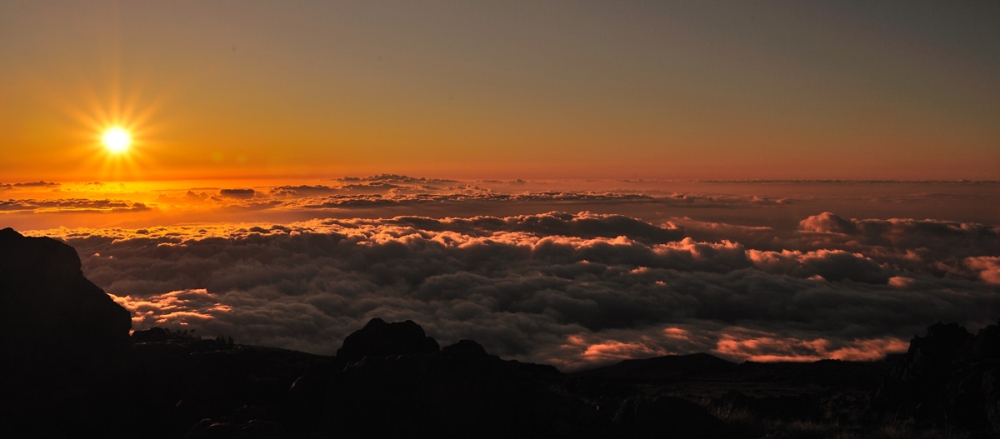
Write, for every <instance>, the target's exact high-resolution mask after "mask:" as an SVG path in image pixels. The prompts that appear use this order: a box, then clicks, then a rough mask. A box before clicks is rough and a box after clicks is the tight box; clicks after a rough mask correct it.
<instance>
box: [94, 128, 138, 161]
mask: <svg viewBox="0 0 1000 439" xmlns="http://www.w3.org/2000/svg"><path fill="white" fill-rule="evenodd" d="M101 142H103V143H104V147H106V148H108V151H111V152H112V153H114V154H118V153H122V152H125V151H126V150H128V147H129V145H130V144H131V143H132V136H130V135H129V134H128V131H125V130H124V129H121V128H118V127H114V128H111V129H109V130H107V131H105V132H104V135H103V136H101Z"/></svg>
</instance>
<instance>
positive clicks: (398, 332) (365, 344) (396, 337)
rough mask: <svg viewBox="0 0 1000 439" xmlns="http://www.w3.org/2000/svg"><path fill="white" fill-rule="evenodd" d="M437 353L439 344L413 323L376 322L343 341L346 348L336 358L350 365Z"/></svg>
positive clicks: (378, 320) (371, 322)
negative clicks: (367, 358) (375, 359)
mask: <svg viewBox="0 0 1000 439" xmlns="http://www.w3.org/2000/svg"><path fill="white" fill-rule="evenodd" d="M438 349H440V347H439V346H438V343H437V341H436V340H434V339H433V338H430V337H428V336H427V334H424V328H421V327H420V325H417V324H416V323H414V322H412V321H410V320H407V321H405V322H401V323H386V322H385V321H383V320H382V319H379V318H375V319H371V321H369V322H368V324H367V325H365V327H364V328H361V330H359V331H357V332H355V333H353V334H351V335H349V336H347V338H345V339H344V346H343V347H341V348H340V349H337V358H339V359H341V360H343V361H348V362H350V361H357V360H360V359H362V358H364V357H384V356H387V355H421V354H433V353H435V352H437V351H438Z"/></svg>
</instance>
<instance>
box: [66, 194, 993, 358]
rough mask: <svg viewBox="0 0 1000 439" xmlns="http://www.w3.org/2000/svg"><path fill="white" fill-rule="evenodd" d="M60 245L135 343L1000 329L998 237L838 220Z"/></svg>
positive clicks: (145, 237)
mask: <svg viewBox="0 0 1000 439" xmlns="http://www.w3.org/2000/svg"><path fill="white" fill-rule="evenodd" d="M47 233H50V234H51V233H61V234H62V236H63V237H64V239H66V240H67V241H68V242H69V243H70V244H71V245H73V246H75V247H76V248H77V250H78V251H79V253H80V254H81V257H82V259H83V264H84V270H85V273H86V275H87V276H88V277H89V278H90V279H91V280H93V281H94V282H95V283H97V284H98V285H100V286H102V287H103V288H105V289H107V290H108V292H109V293H110V294H113V295H114V296H115V297H116V300H117V301H118V302H119V303H121V304H122V305H123V306H125V307H126V308H128V309H130V310H131V311H133V313H134V319H133V322H134V325H135V328H136V329H141V328H145V327H148V326H151V325H168V326H170V325H182V326H185V327H186V328H189V329H196V330H197V332H198V333H200V334H202V335H206V336H214V335H231V336H233V337H234V338H235V339H237V340H238V341H240V342H244V343H259V344H264V345H270V346H279V347H285V348H292V349H300V350H306V351H310V352H316V353H323V354H331V353H333V352H334V351H335V350H336V348H338V347H339V342H340V341H341V340H342V339H343V338H344V337H345V336H346V335H347V334H349V333H350V332H352V331H354V330H356V329H357V328H360V327H361V326H363V324H364V323H365V322H366V321H367V320H368V319H370V318H372V317H381V318H383V319H386V320H404V319H412V320H414V321H416V322H418V323H420V324H421V325H423V326H424V328H425V330H426V331H427V332H428V334H429V335H431V336H433V337H435V338H437V339H438V340H439V341H441V342H442V343H443V344H448V343H451V342H454V341H457V340H459V339H462V338H471V339H475V340H477V341H479V342H480V343H482V344H483V345H484V346H485V347H486V348H487V350H488V351H490V352H492V353H496V354H499V355H501V356H503V357H507V358H516V359H521V360H527V361H537V362H546V363H551V364H555V365H557V366H558V367H561V368H563V369H566V370H573V369H579V368H583V367H589V366H594V365H600V364H606V363H608V362H613V361H617V360H619V359H622V358H633V357H646V356H654V355H665V354H672V353H681V354H683V353H692V352H712V353H715V354H717V355H720V356H722V357H725V358H729V359H733V360H748V359H749V360H754V361H769V360H792V361H795V360H798V361H810V360H815V359H820V358H841V359H871V358H878V357H880V356H882V355H884V354H885V353H886V352H896V351H900V350H903V349H905V347H906V341H907V340H908V338H909V337H911V336H912V335H913V334H915V333H919V332H921V331H922V329H923V327H925V326H926V325H928V324H930V323H933V322H936V321H938V320H944V321H957V322H961V323H964V324H967V325H969V326H972V327H976V326H981V325H984V324H986V323H988V322H991V321H993V320H995V319H996V318H997V316H1000V301H998V300H997V298H998V294H1000V287H998V286H997V283H998V281H1000V275H998V274H997V273H998V272H1000V271H998V267H1000V262H998V261H1000V258H998V257H997V255H996V252H997V248H998V247H997V246H996V239H997V228H995V227H992V226H985V225H979V224H971V223H949V222H935V221H915V220H900V219H891V220H853V219H844V218H841V217H838V216H836V215H834V214H831V213H822V214H819V215H815V216H810V217H807V218H804V219H803V220H801V223H800V226H799V229H798V230H796V231H793V232H791V233H785V232H778V231H775V230H774V229H771V228H768V227H747V226H735V225H729V224H721V223H700V222H697V221H693V220H691V221H687V222H686V223H685V225H684V226H679V225H675V224H673V223H665V224H660V225H656V224H651V223H648V222H645V221H642V220H638V219H635V218H632V217H628V216H623V215H609V214H593V213H587V212H580V213H575V214H569V213H563V212H550V213H546V214H536V215H512V216H502V217H493V216H474V217H462V218H445V219H435V218H428V217H417V216H402V217H395V218H387V219H342V220H336V219H328V220H312V221H305V222H296V223H290V224H282V225H272V224H260V225H214V226H180V227H160V228H147V229H141V230H140V229H98V230H83V229H81V230H72V231H70V230H62V231H58V232H56V231H51V232H47ZM695 235H697V236H699V239H695V238H694V237H693V236H695ZM708 235H711V239H707V238H705V237H706V236H708Z"/></svg>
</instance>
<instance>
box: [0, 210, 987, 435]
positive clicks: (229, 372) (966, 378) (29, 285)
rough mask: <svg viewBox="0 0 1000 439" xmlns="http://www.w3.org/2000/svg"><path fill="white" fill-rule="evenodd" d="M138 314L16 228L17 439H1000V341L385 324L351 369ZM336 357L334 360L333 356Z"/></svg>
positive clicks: (5, 330) (352, 359)
mask: <svg viewBox="0 0 1000 439" xmlns="http://www.w3.org/2000/svg"><path fill="white" fill-rule="evenodd" d="M130 326H131V321H130V318H129V314H128V312H127V311H126V310H124V309H123V308H121V307H120V306H118V305H117V304H115V303H114V302H113V301H112V300H110V299H109V298H108V296H107V295H106V294H105V293H104V292H103V291H102V290H101V289H100V288H98V287H97V286H95V285H94V284H92V283H91V282H89V281H88V280H87V279H86V278H84V276H83V274H82V273H81V271H80V260H79V258H78V257H77V255H76V252H75V251H74V250H73V249H72V248H71V247H69V246H67V245H65V244H63V243H61V242H58V241H55V240H52V239H47V238H27V237H24V236H21V235H20V234H18V233H17V232H14V231H13V230H11V229H4V230H2V231H0V329H2V332H0V343H2V345H0V349H3V352H4V355H3V356H2V357H0V361H2V362H3V364H2V365H3V371H4V372H3V373H2V374H0V385H2V389H0V390H2V402H0V404H2V405H0V409H2V413H0V435H2V436H3V437H40V438H62V437H110V438H116V437H122V438H131V437H143V438H181V437H188V438H299V437H307V438H335V437H337V438H339V437H348V438H382V437H398V436H403V437H406V436H418V437H423V436H433V437H444V438H447V437H486V438H490V437H529V438H531V437H546V438H550V437H555V438H559V437H573V438H587V437H601V438H604V437H608V438H645V437H681V438H758V437H760V438H763V437H768V438H795V437H858V438H868V437H870V438H901V437H943V436H948V437H983V438H986V437H1000V369H998V368H1000V328H998V326H996V325H992V326H988V327H986V328H983V329H982V330H980V331H979V332H978V333H977V334H976V335H973V334H971V333H969V332H968V331H967V330H966V329H965V328H963V327H961V326H959V325H956V324H943V323H938V324H935V325H932V326H931V327H929V328H928V330H927V335H925V336H918V337H915V338H914V339H913V340H912V341H911V344H910V348H909V351H908V352H907V353H906V354H901V355H897V356H890V357H889V358H886V359H885V360H882V361H874V362H848V361H833V360H825V361H818V362H814V363H752V362H744V363H741V364H736V363H732V362H729V361H726V360H723V359H720V358H717V357H714V356H711V355H708V354H694V355H683V356H664V357H657V358H649V359H637V360H626V361H623V362H620V363H618V364H615V365H611V366H607V367H602V368H597V369H593V370H588V371H582V372H577V373H571V374H567V373H561V372H560V371H558V370H556V369H555V368H554V367H552V366H548V365H540V364H530V363H521V362H517V361H511V360H504V359H501V358H499V357H497V356H495V355H490V354H489V353H488V352H487V351H486V349H484V348H483V347H482V346H481V345H479V344H478V343H476V342H475V341H473V340H460V341H458V342H457V343H454V344H451V345H448V346H445V347H444V348H440V347H439V344H438V342H437V341H436V340H434V339H433V338H432V337H430V336H428V335H427V334H426V333H425V332H424V330H423V328H421V327H420V325H418V324H417V323H415V322H412V321H405V322H386V321H383V320H382V319H378V318H375V319H372V320H371V321H369V322H368V324H366V325H365V326H364V327H362V328H359V329H358V330H357V331H355V332H354V333H352V334H351V335H349V336H348V337H347V338H346V339H345V340H344V341H343V344H342V346H341V347H340V348H339V349H338V350H337V355H336V356H320V355H311V354H306V353H302V352H295V351H289V350H283V349H274V348H266V347H258V346H246V345H241V344H238V343H235V342H234V341H233V340H232V339H231V338H229V337H225V336H223V335H221V334H212V336H209V337H202V336H201V335H199V334H195V333H194V332H193V331H185V330H180V329H177V328H152V329H148V330H141V331H135V332H134V333H132V334H131V335H129V329H130ZM332 349H333V346H331V350H332Z"/></svg>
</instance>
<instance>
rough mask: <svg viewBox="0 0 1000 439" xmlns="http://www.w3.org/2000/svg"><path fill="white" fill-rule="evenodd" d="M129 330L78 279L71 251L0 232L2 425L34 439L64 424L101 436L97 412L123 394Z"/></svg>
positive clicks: (121, 316)
mask: <svg viewBox="0 0 1000 439" xmlns="http://www.w3.org/2000/svg"><path fill="white" fill-rule="evenodd" d="M131 326H132V320H131V316H130V315H129V312H128V311H127V310H125V309H124V308H122V307H121V306H119V305H118V304H116V303H115V302H114V301H112V300H111V298H110V297H109V296H108V295H107V294H105V293H104V291H103V290H101V289H100V288H99V287H97V286H96V285H94V284H93V283H91V282H90V281H89V280H87V278H85V277H84V276H83V272H82V271H81V269H80V258H79V256H77V254H76V250H74V249H73V248H72V247H70V246H69V245H66V244H64V243H62V242H59V241H56V240H54V239H50V238H29V237H25V236H22V235H21V234H19V233H17V232H15V231H14V230H12V229H10V228H7V229H3V230H0V351H2V352H3V355H2V356H0V369H2V370H3V371H4V372H3V374H0V393H2V394H3V395H4V396H3V398H2V402H0V406H2V407H0V410H2V412H3V416H4V417H6V418H8V419H7V420H6V421H7V422H9V423H11V424H13V425H16V426H19V427H17V428H18V429H24V430H27V431H32V430H36V431H34V432H33V433H32V434H34V433H38V432H39V431H41V430H54V431H55V432H59V431H60V428H61V426H67V425H75V426H76V427H74V428H76V429H77V430H75V432H76V433H79V432H80V431H90V432H95V431H102V430H103V428H104V427H103V426H102V425H101V424H102V423H103V422H104V421H105V420H106V417H107V414H102V410H106V409H107V408H108V405H107V404H110V403H112V402H114V401H117V400H118V399H117V397H118V394H119V392H120V390H121V389H120V380H119V377H120V375H121V372H122V371H123V369H124V367H125V360H126V356H127V355H128V352H129V346H130V339H129V330H130V328H131ZM62 433H64V434H65V433H72V432H66V431H62ZM41 434H42V435H43V436H44V435H45V434H44V433H41ZM53 434H55V433H53Z"/></svg>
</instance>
